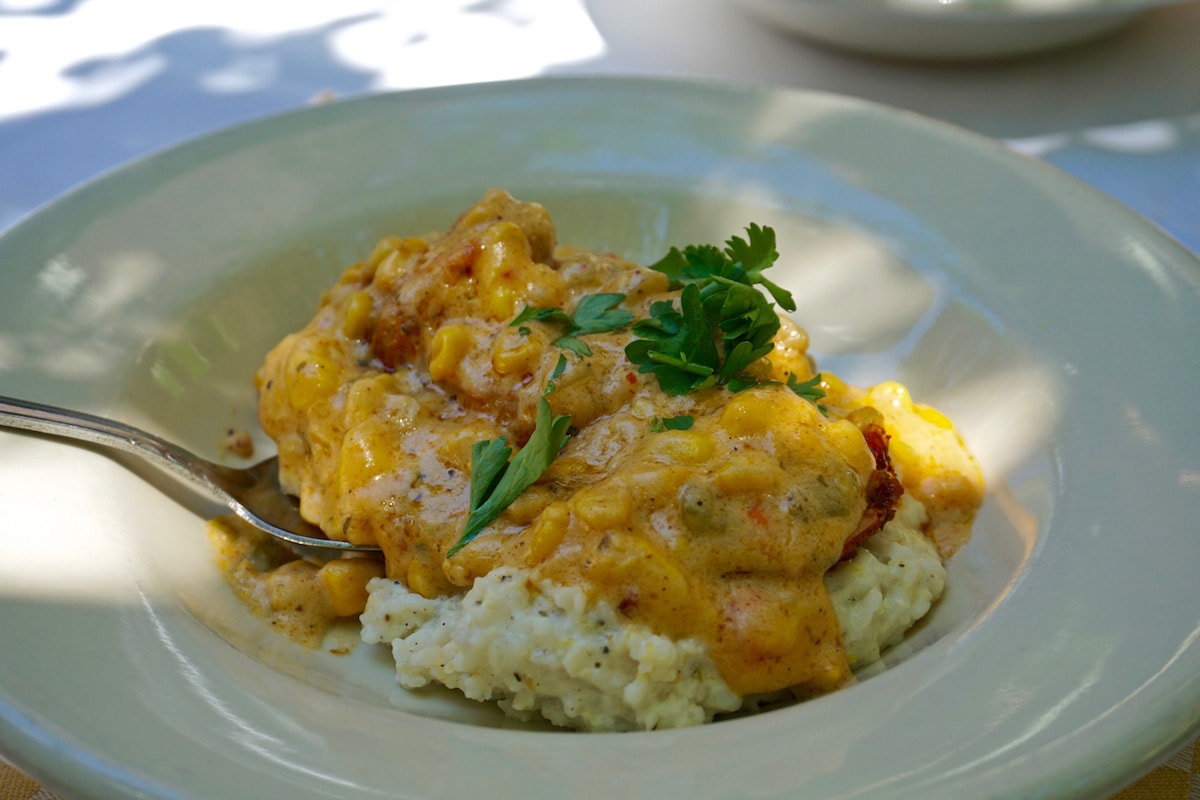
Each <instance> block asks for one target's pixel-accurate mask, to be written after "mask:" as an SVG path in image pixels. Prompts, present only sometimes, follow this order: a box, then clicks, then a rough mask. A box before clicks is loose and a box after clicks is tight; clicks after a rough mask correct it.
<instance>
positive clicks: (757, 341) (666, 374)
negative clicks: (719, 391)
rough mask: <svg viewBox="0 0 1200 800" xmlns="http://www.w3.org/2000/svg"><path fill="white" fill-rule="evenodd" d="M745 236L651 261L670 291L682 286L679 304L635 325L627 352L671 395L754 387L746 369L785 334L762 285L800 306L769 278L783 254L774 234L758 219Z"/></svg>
mask: <svg viewBox="0 0 1200 800" xmlns="http://www.w3.org/2000/svg"><path fill="white" fill-rule="evenodd" d="M746 234H747V239H742V238H741V237H738V236H734V237H732V238H730V239H729V240H728V241H727V242H726V243H725V249H724V250H721V249H719V248H717V247H715V246H713V245H691V246H689V247H686V248H684V249H683V250H680V249H678V248H675V247H673V248H671V251H670V252H669V253H668V254H667V255H666V256H664V257H663V258H662V259H661V260H660V261H658V262H657V263H655V264H652V265H650V268H651V269H654V270H657V271H659V272H662V273H663V274H665V275H666V276H667V277H668V278H670V281H671V288H673V289H681V291H680V296H679V308H678V309H677V308H676V307H675V304H674V303H673V302H671V301H666V300H660V301H657V302H655V303H653V304H651V306H650V316H649V318H647V319H643V320H639V321H638V322H636V323H634V326H633V332H634V334H635V336H636V337H637V338H636V339H635V340H634V341H632V342H630V343H629V345H628V346H627V347H626V348H625V356H626V358H628V359H629V360H630V361H631V362H632V363H634V364H636V365H637V366H638V371H639V372H653V373H654V375H655V377H657V378H658V383H659V386H660V387H661V388H662V390H663V391H664V392H666V393H667V394H669V395H681V394H685V393H687V392H690V391H694V390H697V389H705V388H708V387H711V386H717V385H727V386H728V387H729V388H730V389H731V390H733V391H740V390H741V389H745V388H747V387H748V386H752V385H754V383H755V381H754V379H752V378H750V377H749V376H747V375H745V370H746V369H747V368H748V367H749V366H750V365H751V364H753V363H754V362H755V361H757V360H758V359H760V358H762V357H763V356H765V355H766V354H767V353H770V352H771V350H773V349H774V347H775V345H774V343H773V342H772V339H774V337H775V334H776V333H778V332H779V316H778V314H777V313H776V311H775V305H774V303H772V302H771V300H768V299H767V297H766V296H764V294H763V293H762V292H761V291H760V290H759V289H758V288H757V287H759V286H761V287H762V288H763V289H766V291H767V293H768V294H769V295H770V296H771V297H772V298H773V299H774V301H775V303H778V304H779V305H780V306H782V307H783V308H784V309H786V310H788V311H794V310H795V309H796V302H795V300H794V299H793V298H792V295H791V293H790V292H789V291H787V290H786V289H784V288H783V287H781V286H779V285H778V284H776V283H773V282H772V281H770V280H769V279H767V278H766V277H764V276H763V272H764V271H765V270H766V269H767V268H768V267H770V266H771V265H772V264H774V263H775V261H776V260H777V259H778V258H779V253H778V252H777V251H776V249H775V231H774V230H772V229H771V228H769V227H762V226H759V225H756V224H751V225H750V226H749V227H747V228H746Z"/></svg>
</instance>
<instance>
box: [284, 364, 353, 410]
mask: <svg viewBox="0 0 1200 800" xmlns="http://www.w3.org/2000/svg"><path fill="white" fill-rule="evenodd" d="M340 384H341V371H340V370H339V369H338V368H337V366H336V365H335V364H334V362H332V361H331V360H329V359H328V358H325V357H324V356H322V355H321V354H319V353H315V352H313V351H311V350H304V349H297V350H294V351H293V352H292V354H291V356H290V357H289V358H288V371H287V390H288V400H289V401H290V402H291V404H292V406H294V407H295V408H296V409H297V410H299V411H307V410H308V409H310V408H312V407H313V406H314V405H315V404H316V403H317V402H319V401H321V400H324V399H325V398H327V397H329V396H330V395H332V394H333V393H334V392H335V391H337V388H338V386H339V385H340Z"/></svg>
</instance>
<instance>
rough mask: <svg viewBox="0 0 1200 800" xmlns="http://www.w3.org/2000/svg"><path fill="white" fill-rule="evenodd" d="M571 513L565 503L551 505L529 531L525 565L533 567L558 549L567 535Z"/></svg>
mask: <svg viewBox="0 0 1200 800" xmlns="http://www.w3.org/2000/svg"><path fill="white" fill-rule="evenodd" d="M570 521H571V512H570V511H568V510H567V506H566V504H565V503H551V504H550V505H548V506H546V510H545V511H543V512H542V515H541V516H540V517H538V518H537V521H535V522H534V523H533V525H532V526H531V527H530V529H529V534H530V536H529V549H528V550H526V551H525V563H526V564H527V565H528V566H531V567H532V566H535V565H537V564H540V563H541V562H543V561H545V560H546V559H547V558H549V557H550V555H551V554H552V553H553V552H554V551H555V550H557V549H558V546H559V545H560V544H562V541H563V539H564V538H565V537H566V535H567V524H568V523H569V522H570Z"/></svg>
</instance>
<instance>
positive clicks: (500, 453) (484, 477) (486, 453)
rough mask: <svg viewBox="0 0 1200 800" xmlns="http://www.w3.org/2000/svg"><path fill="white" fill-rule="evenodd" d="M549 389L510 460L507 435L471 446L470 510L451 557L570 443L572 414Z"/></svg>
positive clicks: (539, 475)
mask: <svg viewBox="0 0 1200 800" xmlns="http://www.w3.org/2000/svg"><path fill="white" fill-rule="evenodd" d="M549 391H550V390H547V392H546V393H545V394H543V395H542V396H541V397H540V398H538V407H537V421H536V424H535V425H534V428H533V434H532V435H531V436H530V437H529V441H528V442H526V443H525V446H524V447H522V448H521V452H519V453H517V455H516V456H515V457H513V459H512V460H511V461H509V459H508V457H509V455H511V454H512V448H511V447H509V446H508V443H507V442H506V441H505V439H504V437H503V436H501V437H500V438H498V439H487V440H484V441H479V442H476V443H475V444H474V445H472V447H471V497H470V500H471V510H470V513H469V514H468V515H467V523H466V526H465V527H464V528H463V532H462V535H461V536H459V537H458V541H457V542H455V543H454V546H453V547H451V548H450V550H449V552H447V553H446V556H447V557H450V556H452V555H454V554H455V553H457V552H458V551H459V550H461V549H463V548H464V547H466V546H467V544H468V543H469V542H470V541H471V540H472V539H474V538H475V537H476V536H478V535H479V534H480V533H481V532H482V531H483V529H484V528H486V527H487V526H488V525H489V524H490V523H491V522H492V520H494V519H496V517H498V516H500V514H502V513H503V512H504V509H506V508H508V507H509V506H510V505H512V504H513V501H515V500H516V499H517V498H518V497H520V496H521V493H522V492H524V491H525V490H526V489H528V488H529V487H530V486H532V485H533V484H534V482H535V481H537V479H538V478H540V477H541V476H542V473H543V472H545V471H546V470H547V469H549V468H550V465H551V464H553V463H554V459H555V458H556V457H557V456H558V451H559V450H561V449H562V448H563V445H565V444H566V443H567V439H568V438H569V434H568V433H567V429H568V428H569V427H570V426H571V418H570V417H569V416H567V415H566V414H555V413H554V412H553V411H552V410H551V409H550V404H549V403H548V402H546V394H548V393H549Z"/></svg>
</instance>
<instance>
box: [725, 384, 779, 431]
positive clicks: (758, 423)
mask: <svg viewBox="0 0 1200 800" xmlns="http://www.w3.org/2000/svg"><path fill="white" fill-rule="evenodd" d="M773 416H774V409H772V408H771V403H770V401H769V400H768V399H767V398H766V397H764V396H763V395H762V394H760V393H758V392H754V391H753V390H750V391H745V392H740V393H738V394H736V395H734V396H733V399H732V400H730V401H729V404H728V405H726V406H725V408H724V410H722V411H721V427H722V428H724V429H725V430H726V431H728V432H729V434H730V435H731V436H755V435H758V434H761V433H764V432H766V431H767V429H768V428H770V426H771V419H772V417H773Z"/></svg>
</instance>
